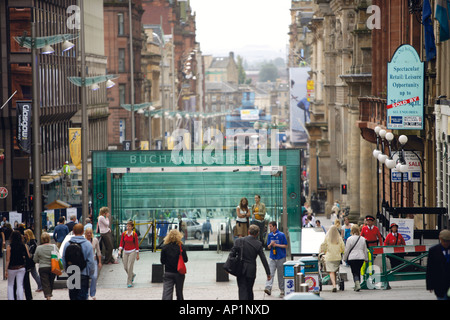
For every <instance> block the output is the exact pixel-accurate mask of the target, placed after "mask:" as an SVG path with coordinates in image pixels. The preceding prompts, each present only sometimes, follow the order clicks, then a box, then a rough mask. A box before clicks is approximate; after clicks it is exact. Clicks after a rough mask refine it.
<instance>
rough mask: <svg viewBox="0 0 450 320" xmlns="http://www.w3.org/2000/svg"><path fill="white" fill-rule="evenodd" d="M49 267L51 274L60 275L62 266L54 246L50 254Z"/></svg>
mask: <svg viewBox="0 0 450 320" xmlns="http://www.w3.org/2000/svg"><path fill="white" fill-rule="evenodd" d="M51 267H52V273H54V274H56V275H57V276H60V275H62V270H63V264H62V260H61V258H60V255H59V252H58V249H57V248H56V247H55V246H54V249H53V251H52V253H51Z"/></svg>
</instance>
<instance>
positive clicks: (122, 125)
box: [119, 119, 126, 143]
mask: <svg viewBox="0 0 450 320" xmlns="http://www.w3.org/2000/svg"><path fill="white" fill-rule="evenodd" d="M125 131H126V119H120V120H119V141H120V143H122V142H123V141H124V140H125V139H126V136H125Z"/></svg>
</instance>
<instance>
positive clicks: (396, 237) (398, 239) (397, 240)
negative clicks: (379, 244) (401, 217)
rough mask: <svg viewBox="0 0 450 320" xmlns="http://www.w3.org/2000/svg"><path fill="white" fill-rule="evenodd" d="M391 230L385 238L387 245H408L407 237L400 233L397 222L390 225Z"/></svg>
mask: <svg viewBox="0 0 450 320" xmlns="http://www.w3.org/2000/svg"><path fill="white" fill-rule="evenodd" d="M390 229H391V232H389V234H388V235H387V236H386V239H385V240H384V245H385V246H404V245H406V243H405V239H403V237H402V235H401V234H400V233H398V232H397V231H398V225H397V224H395V223H391V226H390Z"/></svg>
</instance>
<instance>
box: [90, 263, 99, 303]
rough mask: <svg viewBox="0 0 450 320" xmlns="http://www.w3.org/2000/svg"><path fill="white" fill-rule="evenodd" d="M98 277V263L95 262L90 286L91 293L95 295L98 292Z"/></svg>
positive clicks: (92, 295)
mask: <svg viewBox="0 0 450 320" xmlns="http://www.w3.org/2000/svg"><path fill="white" fill-rule="evenodd" d="M97 278H98V264H97V263H95V271H94V274H93V275H92V277H91V287H90V288H89V295H90V296H91V297H95V294H96V293H97Z"/></svg>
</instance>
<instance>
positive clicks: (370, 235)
mask: <svg viewBox="0 0 450 320" xmlns="http://www.w3.org/2000/svg"><path fill="white" fill-rule="evenodd" d="M361 236H363V237H364V238H366V240H367V245H368V246H369V247H371V246H377V245H378V243H379V245H380V246H382V245H383V237H382V236H381V233H380V230H379V229H378V227H377V226H373V227H372V229H369V227H368V226H364V227H363V228H362V230H361Z"/></svg>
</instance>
